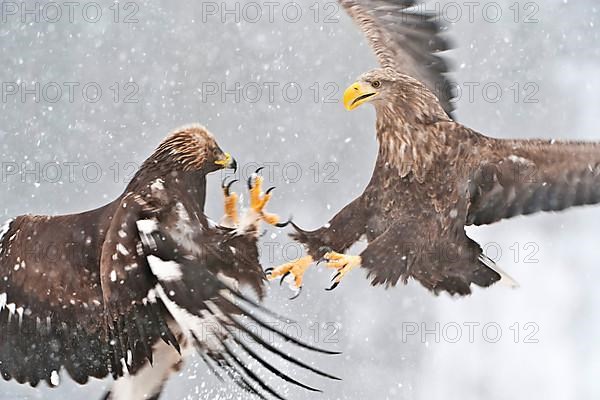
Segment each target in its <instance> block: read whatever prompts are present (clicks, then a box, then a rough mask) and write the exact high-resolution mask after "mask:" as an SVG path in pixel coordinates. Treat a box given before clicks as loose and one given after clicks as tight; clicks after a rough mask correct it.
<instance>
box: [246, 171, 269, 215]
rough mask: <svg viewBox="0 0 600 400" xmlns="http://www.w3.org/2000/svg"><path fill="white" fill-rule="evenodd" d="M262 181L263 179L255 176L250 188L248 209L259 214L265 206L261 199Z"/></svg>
mask: <svg viewBox="0 0 600 400" xmlns="http://www.w3.org/2000/svg"><path fill="white" fill-rule="evenodd" d="M250 179H252V178H250ZM263 181H264V178H263V177H262V176H260V175H256V177H255V178H254V184H253V185H252V186H251V187H250V207H251V208H252V209H253V210H254V211H257V212H261V211H262V209H263V208H264V206H265V205H266V203H265V202H264V201H263V199H262V198H261V194H262V184H263ZM265 197H266V195H265Z"/></svg>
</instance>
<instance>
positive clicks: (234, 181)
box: [227, 179, 238, 192]
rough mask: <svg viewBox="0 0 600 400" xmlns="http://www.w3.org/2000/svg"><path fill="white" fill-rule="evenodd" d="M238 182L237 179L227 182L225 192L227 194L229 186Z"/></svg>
mask: <svg viewBox="0 0 600 400" xmlns="http://www.w3.org/2000/svg"><path fill="white" fill-rule="evenodd" d="M236 182H238V180H237V179H234V180H232V181H231V182H229V184H228V185H227V192H229V189H231V185H233V184H234V183H236Z"/></svg>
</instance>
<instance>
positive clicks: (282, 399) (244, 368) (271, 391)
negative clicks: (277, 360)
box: [221, 341, 285, 400]
mask: <svg viewBox="0 0 600 400" xmlns="http://www.w3.org/2000/svg"><path fill="white" fill-rule="evenodd" d="M221 345H222V346H223V348H224V349H225V352H226V353H227V355H229V357H231V359H232V360H233V362H234V363H235V364H236V365H238V366H239V367H240V368H241V369H242V371H244V373H245V374H246V375H247V376H248V377H249V378H250V379H252V380H253V381H254V382H256V383H257V384H258V386H260V387H261V388H262V389H263V390H264V391H266V392H268V393H269V394H271V395H272V396H273V397H276V398H278V399H279V400H285V397H283V396H281V395H280V394H279V393H277V392H276V391H275V390H274V389H273V388H271V387H270V386H269V385H267V384H266V383H265V382H264V381H263V380H262V379H261V378H260V376H258V375H256V373H254V372H253V371H252V370H251V369H250V368H248V367H247V366H246V364H244V362H243V361H242V360H240V358H239V356H238V355H237V354H235V352H234V351H233V350H232V349H231V348H230V347H229V346H228V345H227V343H225V342H223V341H221Z"/></svg>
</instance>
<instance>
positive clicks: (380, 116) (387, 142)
mask: <svg viewBox="0 0 600 400" xmlns="http://www.w3.org/2000/svg"><path fill="white" fill-rule="evenodd" d="M444 119H447V118H444ZM439 120H440V115H439V114H437V113H435V114H433V115H427V114H424V113H417V112H407V109H406V108H404V107H394V106H393V105H385V106H382V107H377V123H376V130H377V140H378V142H379V155H378V159H377V163H378V164H380V166H385V167H387V168H390V167H391V168H394V167H395V168H396V169H397V170H398V173H399V174H400V176H401V177H403V178H404V177H405V176H407V175H409V174H410V173H412V174H413V175H414V176H415V178H416V179H417V180H418V181H420V182H422V181H423V180H424V179H425V176H426V175H427V172H428V171H429V170H430V169H431V167H432V165H433V163H434V161H435V160H436V159H437V158H438V157H439V156H440V155H441V154H442V153H443V148H444V144H445V135H444V134H443V132H438V131H437V129H433V124H434V123H435V122H437V121H439Z"/></svg>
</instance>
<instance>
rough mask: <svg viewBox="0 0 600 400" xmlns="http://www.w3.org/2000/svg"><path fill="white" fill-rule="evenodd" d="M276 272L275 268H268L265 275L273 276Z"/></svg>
mask: <svg viewBox="0 0 600 400" xmlns="http://www.w3.org/2000/svg"><path fill="white" fill-rule="evenodd" d="M274 270H275V268H273V267H270V268H267V269H265V274H267V275H271V273H272V272H273V271H274Z"/></svg>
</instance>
